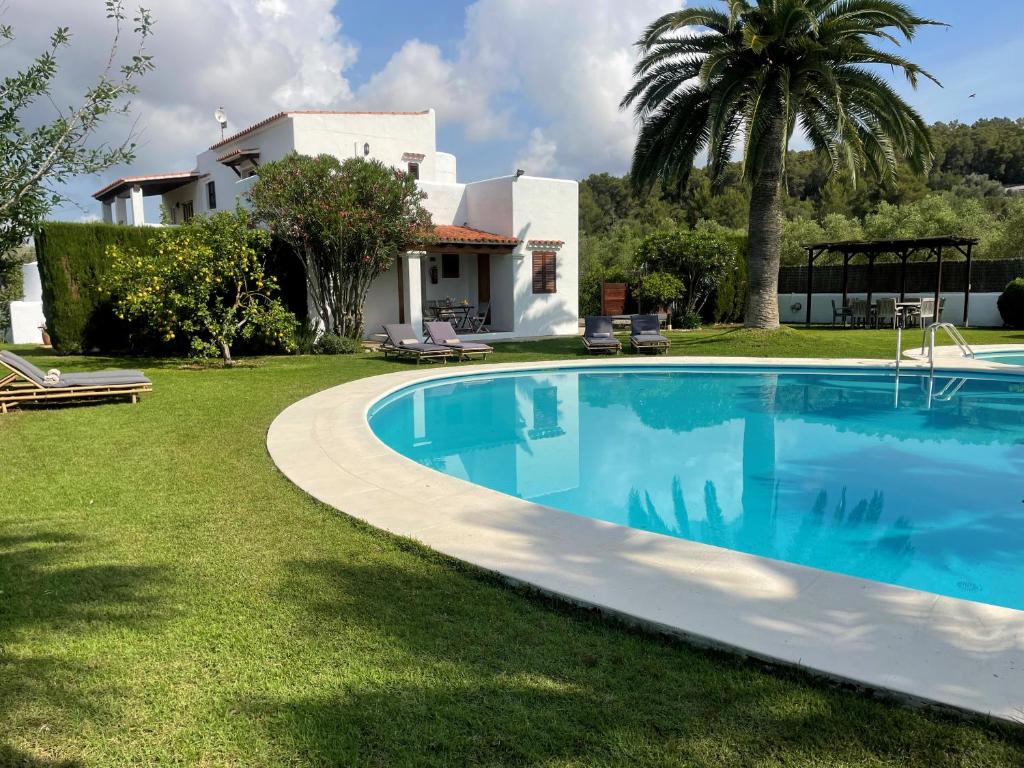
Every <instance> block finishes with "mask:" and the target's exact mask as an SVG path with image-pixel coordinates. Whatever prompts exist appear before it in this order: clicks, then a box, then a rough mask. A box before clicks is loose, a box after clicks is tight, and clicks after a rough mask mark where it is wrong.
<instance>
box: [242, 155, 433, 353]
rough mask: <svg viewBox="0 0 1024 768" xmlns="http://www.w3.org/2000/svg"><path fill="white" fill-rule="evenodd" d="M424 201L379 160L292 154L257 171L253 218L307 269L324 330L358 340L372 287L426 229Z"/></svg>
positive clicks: (251, 197)
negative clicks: (280, 240)
mask: <svg viewBox="0 0 1024 768" xmlns="http://www.w3.org/2000/svg"><path fill="white" fill-rule="evenodd" d="M424 197H425V195H424V193H423V192H422V191H420V189H419V188H418V187H417V186H416V181H415V179H413V178H412V177H411V176H410V175H409V174H407V173H404V172H403V171H398V170H395V169H393V168H390V167H388V166H386V165H384V164H383V163H381V162H379V161H377V160H364V159H363V158H350V159H348V160H345V161H344V162H342V161H340V160H338V158H336V157H334V156H333V155H318V156H316V157H309V156H307V155H299V154H295V153H293V154H290V155H287V156H286V157H284V158H282V159H281V160H275V161H272V162H268V163H264V164H263V165H261V166H260V170H259V179H258V180H257V181H256V183H255V184H254V185H253V187H252V189H250V190H249V200H250V202H251V203H252V209H253V215H254V217H255V218H256V219H257V220H258V221H260V222H261V223H263V224H265V225H266V226H267V228H268V229H269V230H270V232H271V233H272V234H273V235H275V236H277V237H279V238H281V239H282V240H284V241H285V242H286V243H288V244H289V245H290V246H291V248H292V250H293V251H294V252H295V254H296V256H298V258H299V260H300V261H301V262H302V264H303V266H304V267H305V271H306V282H307V285H308V288H309V298H310V301H311V302H312V304H313V308H314V310H315V311H316V313H317V315H318V316H319V318H320V321H321V323H322V325H323V328H324V329H325V330H326V331H328V332H332V333H335V334H337V335H339V336H347V337H349V338H353V339H356V338H359V337H361V336H362V332H363V305H364V303H365V301H366V292H367V290H368V289H369V287H370V284H371V283H372V282H373V281H374V280H375V279H376V278H377V277H379V276H380V275H381V274H383V273H384V272H386V271H387V270H388V269H390V268H391V266H392V265H393V264H394V263H395V260H396V259H397V258H398V256H399V255H400V254H402V253H403V252H405V251H408V250H412V249H414V248H419V247H422V245H423V244H424V242H425V240H426V239H428V233H429V232H430V231H431V219H430V214H429V213H428V212H427V211H426V210H425V209H424V208H423V206H422V204H421V203H422V201H423V199H424Z"/></svg>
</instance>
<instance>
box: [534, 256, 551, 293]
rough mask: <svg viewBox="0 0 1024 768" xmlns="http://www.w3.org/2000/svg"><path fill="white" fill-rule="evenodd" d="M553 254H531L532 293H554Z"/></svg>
mask: <svg viewBox="0 0 1024 768" xmlns="http://www.w3.org/2000/svg"><path fill="white" fill-rule="evenodd" d="M555 271H556V269H555V254H554V252H552V251H534V252H533V292H534V293H555V290H556V285H555Z"/></svg>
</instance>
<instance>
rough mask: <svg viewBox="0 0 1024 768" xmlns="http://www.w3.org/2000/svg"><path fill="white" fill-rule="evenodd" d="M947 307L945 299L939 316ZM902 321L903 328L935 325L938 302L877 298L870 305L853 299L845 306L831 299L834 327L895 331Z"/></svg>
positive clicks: (940, 306) (940, 307)
mask: <svg viewBox="0 0 1024 768" xmlns="http://www.w3.org/2000/svg"><path fill="white" fill-rule="evenodd" d="M945 307H946V299H945V298H942V299H941V301H940V303H939V316H940V317H941V315H942V311H943V310H944V309H945ZM900 321H902V325H903V327H904V328H909V327H911V326H914V325H919V326H920V327H922V328H923V327H924V326H925V325H927V324H928V323H933V322H935V299H906V300H903V301H900V300H898V299H892V298H888V299H878V301H873V302H871V303H870V304H868V301H867V299H850V300H849V301H848V302H847V304H846V305H838V306H837V304H836V302H835V300H834V299H833V300H832V325H836V323H837V322H838V323H839V324H840V325H841V326H842V327H844V328H896V326H897V325H899V324H900Z"/></svg>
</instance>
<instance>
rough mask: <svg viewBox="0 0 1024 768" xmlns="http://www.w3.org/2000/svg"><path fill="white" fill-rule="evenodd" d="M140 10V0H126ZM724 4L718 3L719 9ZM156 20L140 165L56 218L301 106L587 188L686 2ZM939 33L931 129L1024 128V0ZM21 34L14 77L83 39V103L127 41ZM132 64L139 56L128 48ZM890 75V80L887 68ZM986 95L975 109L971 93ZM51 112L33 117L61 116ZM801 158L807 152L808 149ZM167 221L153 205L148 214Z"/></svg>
mask: <svg viewBox="0 0 1024 768" xmlns="http://www.w3.org/2000/svg"><path fill="white" fill-rule="evenodd" d="M128 2H129V4H130V3H131V0H128ZM711 2H713V0H711ZM145 4H146V5H147V7H150V8H151V10H152V12H153V16H154V17H155V19H156V27H155V30H154V36H153V39H152V41H151V44H150V46H149V48H150V53H151V54H152V55H153V56H154V62H155V64H156V70H155V72H153V73H151V74H149V75H147V76H146V77H145V78H144V79H143V80H142V81H141V83H140V86H141V92H140V94H139V95H138V97H137V98H136V100H135V103H134V105H133V112H132V116H131V117H130V118H126V119H116V120H111V121H108V123H107V124H106V125H105V126H104V127H103V129H102V131H101V133H100V134H99V139H100V140H105V141H120V140H123V139H124V137H125V136H127V135H129V134H131V133H133V134H134V137H135V139H136V141H137V142H138V145H139V146H138V152H137V158H136V161H135V162H134V163H133V164H132V166H131V167H130V168H114V169H111V170H109V171H108V172H106V173H104V174H102V175H100V176H97V177H87V178H81V179H78V180H76V181H75V182H74V183H72V184H71V185H70V186H69V187H68V190H67V191H68V194H69V196H70V197H71V198H72V199H73V200H74V201H75V204H74V205H65V206H62V207H60V208H59V209H57V210H56V211H54V214H53V215H54V217H55V218H65V219H84V218H90V217H95V216H96V215H97V214H98V209H99V206H98V204H97V203H95V202H94V201H92V200H91V198H90V197H89V195H90V193H91V192H92V191H94V190H96V189H98V188H99V187H101V186H103V185H104V184H105V183H106V182H108V181H110V180H112V179H114V178H116V177H118V176H121V175H125V174H129V173H130V174H144V173H158V172H163V171H174V170H183V169H189V168H191V167H192V166H193V165H194V162H195V155H196V154H198V153H199V152H200V151H202V150H203V149H205V148H206V147H208V146H209V145H210V144H212V143H214V142H215V141H216V140H217V139H218V138H219V135H220V132H219V128H218V126H217V124H216V123H215V122H214V119H213V111H214V110H215V109H216V108H217V107H221V106H222V107H224V109H225V111H226V112H227V114H228V116H229V120H230V125H229V128H228V130H229V132H233V131H235V130H240V129H242V128H244V127H246V126H247V125H249V124H251V123H254V122H256V121H258V120H260V119H262V118H264V117H267V116H269V115H271V114H274V113H275V112H278V111H281V110H285V109H375V110H419V109H425V108H428V107H433V108H434V109H435V110H437V118H438V125H439V128H438V148H439V149H440V150H442V151H447V152H452V153H453V154H455V155H457V157H458V160H459V179H460V181H467V180H474V179H480V178H488V177H491V176H497V175H502V174H506V173H509V172H511V171H513V170H515V169H516V168H523V169H524V170H525V171H526V172H527V173H530V174H533V175H553V176H560V177H567V178H582V177H584V176H586V175H588V174H590V173H593V172H600V171H608V172H610V173H614V174H622V173H624V172H625V171H626V170H627V168H628V166H629V159H630V153H631V151H632V147H633V140H634V138H635V135H636V127H635V125H634V123H633V120H632V118H631V116H630V115H629V114H628V113H623V112H621V111H620V110H619V109H618V102H619V100H620V99H621V97H622V94H623V93H624V92H625V91H626V89H627V88H628V87H629V84H630V71H631V68H632V66H633V64H634V62H635V49H634V48H633V43H634V41H635V40H636V39H637V37H638V36H639V35H640V32H641V30H642V29H643V28H644V26H645V25H646V24H647V23H649V22H650V21H651V20H652V19H654V18H655V17H656V16H658V15H660V14H662V13H665V12H668V11H670V10H673V9H676V8H679V7H681V5H682V4H683V3H682V0H628V2H626V1H624V0H474V2H466V1H465V0H430V1H429V2H424V0H376V1H375V2H371V1H370V0H148V2H146V3H145ZM910 5H911V6H912V7H913V8H914V9H915V10H916V11H917V12H918V13H920V14H921V15H923V16H928V17H930V18H933V19H937V20H940V21H943V22H946V23H947V24H949V25H950V26H949V27H932V28H926V29H924V30H922V31H921V32H920V34H919V35H918V37H917V38H916V39H915V40H914V42H913V43H912V44H911V45H909V46H908V47H906V52H907V55H908V56H909V57H910V58H911V59H912V60H914V61H916V62H918V63H919V64H921V65H922V66H924V67H925V68H926V69H928V70H930V71H931V72H932V73H933V74H934V75H935V76H936V77H937V78H938V79H939V80H940V81H941V82H942V85H943V86H944V87H942V88H940V87H938V86H935V85H933V84H931V83H927V82H925V83H923V84H922V85H921V86H920V87H919V89H918V90H917V91H911V90H910V88H909V86H907V85H906V84H905V82H904V81H903V80H902V78H901V77H893V81H894V82H895V83H897V85H898V87H899V88H900V89H901V91H903V92H904V94H905V95H906V96H907V98H908V99H909V100H910V101H911V103H912V104H913V105H914V106H916V107H917V108H918V109H919V110H920V111H921V112H922V114H923V115H924V116H925V118H926V119H927V120H928V121H929V122H932V121H937V120H943V121H949V120H960V121H964V122H972V121H974V120H976V119H978V118H982V117H993V116H1008V117H1021V116H1024V78H1022V77H1021V76H1020V73H1019V71H1018V70H1019V69H1020V68H1021V67H1022V66H1024V60H1022V58H1021V55H1020V50H1021V49H1022V46H1024V0H972V1H970V2H965V0H911V2H910ZM0 20H2V21H3V22H4V23H7V24H11V25H12V26H13V27H14V31H15V35H16V39H15V41H14V42H13V43H11V44H9V45H7V46H5V47H2V48H0V71H2V72H4V73H7V72H10V71H12V70H13V69H15V68H21V67H23V66H24V65H25V64H26V63H27V62H28V61H29V60H30V58H31V57H32V56H33V55H35V54H37V53H38V52H39V51H40V50H42V48H43V47H44V45H45V42H46V39H47V37H48V36H49V34H50V33H51V32H52V31H53V29H54V28H55V27H57V26H62V25H66V26H69V27H70V28H71V31H72V34H73V38H72V46H71V47H70V48H69V49H65V50H64V51H62V53H61V54H60V58H59V64H60V66H61V72H60V75H59V79H58V84H57V87H56V88H55V92H54V94H53V97H54V101H55V102H56V103H58V104H61V105H66V104H73V103H74V102H75V97H76V95H77V94H80V93H81V92H82V91H83V90H84V88H86V87H87V86H88V85H89V84H90V82H91V81H92V80H94V79H95V75H96V74H97V73H98V72H99V70H100V69H101V67H102V64H103V56H104V55H105V53H106V52H107V51H108V49H109V37H110V32H111V28H110V25H109V22H107V20H106V19H105V18H104V12H103V0H8V2H7V3H6V10H5V11H4V12H3V14H2V18H0ZM125 53H127V51H125ZM883 74H886V75H888V74H889V73H888V72H887V71H883ZM971 94H976V95H975V96H974V98H969V97H970V95H971ZM50 116H52V107H51V106H50V105H49V104H48V103H40V104H37V105H36V106H35V107H34V108H33V109H32V110H31V112H30V113H29V114H28V116H27V117H28V118H29V120H38V119H48V118H49V117H50ZM794 146H795V147H800V146H801V142H800V139H799V137H797V138H795V140H794ZM153 215H154V213H153V212H151V211H150V210H149V205H147V218H150V217H152V216H153Z"/></svg>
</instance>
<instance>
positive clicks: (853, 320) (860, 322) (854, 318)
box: [850, 299, 868, 328]
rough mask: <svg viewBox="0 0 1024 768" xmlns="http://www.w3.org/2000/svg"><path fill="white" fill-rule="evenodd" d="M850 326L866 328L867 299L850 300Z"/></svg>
mask: <svg viewBox="0 0 1024 768" xmlns="http://www.w3.org/2000/svg"><path fill="white" fill-rule="evenodd" d="M850 324H851V325H852V326H853V327H855V328H856V327H860V328H866V327H867V325H868V302H867V299H850Z"/></svg>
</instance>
